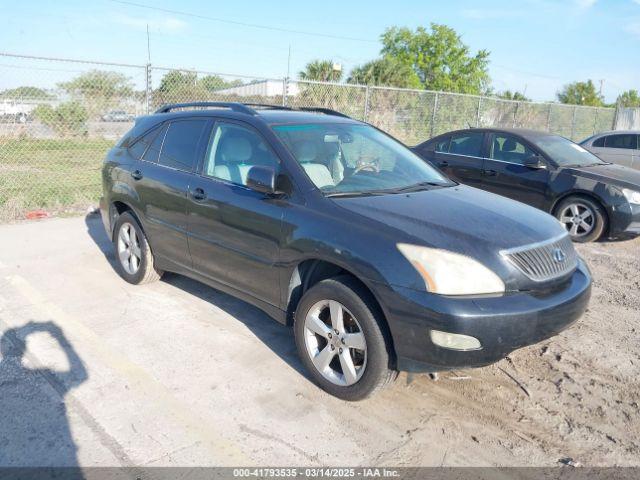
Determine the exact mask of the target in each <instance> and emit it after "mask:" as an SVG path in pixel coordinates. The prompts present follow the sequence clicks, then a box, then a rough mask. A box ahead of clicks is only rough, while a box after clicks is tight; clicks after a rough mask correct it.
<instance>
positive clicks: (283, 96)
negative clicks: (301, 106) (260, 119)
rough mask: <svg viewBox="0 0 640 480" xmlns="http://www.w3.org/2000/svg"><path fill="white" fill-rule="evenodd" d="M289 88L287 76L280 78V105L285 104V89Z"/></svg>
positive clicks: (284, 105)
mask: <svg viewBox="0 0 640 480" xmlns="http://www.w3.org/2000/svg"><path fill="white" fill-rule="evenodd" d="M288 89H289V78H288V77H284V78H283V79H282V106H283V107H286V106H287V90H288Z"/></svg>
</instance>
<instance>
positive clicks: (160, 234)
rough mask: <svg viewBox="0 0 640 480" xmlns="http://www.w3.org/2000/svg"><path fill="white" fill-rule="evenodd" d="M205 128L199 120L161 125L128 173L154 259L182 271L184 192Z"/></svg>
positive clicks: (185, 263)
mask: <svg viewBox="0 0 640 480" xmlns="http://www.w3.org/2000/svg"><path fill="white" fill-rule="evenodd" d="M206 124H207V120H206V119H201V118H186V119H179V120H174V121H171V122H167V123H165V124H164V125H163V126H162V128H161V130H160V131H159V133H158V135H157V136H156V137H155V138H154V140H153V142H152V143H151V145H150V146H149V148H148V149H147V150H146V151H145V153H144V155H143V157H142V161H141V162H140V163H139V165H138V167H137V168H135V169H134V170H132V172H131V175H132V177H133V178H134V185H135V189H136V192H137V194H138V197H139V201H140V204H141V206H142V209H143V214H144V218H145V220H146V223H145V228H146V230H147V232H146V233H147V237H148V238H149V243H150V245H151V248H152V250H153V253H154V255H157V256H159V257H162V258H164V259H166V260H168V261H171V262H173V263H175V264H177V265H179V266H181V267H186V268H191V257H190V255H189V248H188V245H187V233H186V230H187V191H188V189H189V182H190V179H191V172H193V171H194V169H195V167H196V165H197V164H198V159H199V156H201V154H202V151H201V149H200V148H201V145H200V143H201V140H202V137H203V135H204V131H205V126H206Z"/></svg>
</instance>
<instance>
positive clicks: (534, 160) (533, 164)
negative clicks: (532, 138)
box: [523, 155, 547, 170]
mask: <svg viewBox="0 0 640 480" xmlns="http://www.w3.org/2000/svg"><path fill="white" fill-rule="evenodd" d="M523 164H524V166H525V167H527V168H531V169H534V170H537V169H540V168H547V164H546V163H545V162H544V159H543V158H542V156H541V155H532V156H530V157H529V158H525V159H524V163H523Z"/></svg>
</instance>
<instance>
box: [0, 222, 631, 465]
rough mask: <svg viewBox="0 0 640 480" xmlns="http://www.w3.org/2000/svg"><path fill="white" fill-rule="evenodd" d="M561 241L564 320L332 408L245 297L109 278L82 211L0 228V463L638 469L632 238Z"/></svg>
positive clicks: (290, 346) (101, 240)
mask: <svg viewBox="0 0 640 480" xmlns="http://www.w3.org/2000/svg"><path fill="white" fill-rule="evenodd" d="M578 250H579V252H580V254H581V255H582V256H583V257H584V258H585V260H586V261H587V263H588V265H589V266H590V268H591V270H592V273H593V276H594V288H593V297H592V301H591V304H590V308H589V310H588V312H587V313H586V315H585V316H584V318H582V319H581V320H580V321H578V322H577V323H576V324H575V325H574V326H573V327H572V328H570V329H569V330H567V331H565V332H563V333H562V334H561V335H559V336H557V337H554V338H552V339H549V340H547V341H545V342H543V343H541V344H538V345H534V346H531V347H528V348H524V349H522V350H519V351H517V352H515V353H513V354H512V355H510V357H509V358H507V359H505V360H503V361H501V362H499V363H498V364H496V365H493V366H490V367H486V368H483V369H476V370H460V371H455V372H447V373H443V374H441V375H440V376H439V378H438V379H437V381H434V380H432V379H430V378H429V377H427V376H425V375H419V376H414V377H413V378H409V377H408V376H407V375H406V374H403V375H401V376H400V378H399V379H398V381H397V382H396V383H395V384H394V385H392V386H391V388H389V389H387V390H385V391H383V392H381V394H379V395H378V396H376V397H375V398H372V399H370V400H367V401H364V402H359V403H344V402H341V401H339V400H337V399H335V398H333V397H330V396H329V395H326V394H325V393H323V392H322V391H320V390H318V389H317V388H316V387H315V386H314V385H313V384H312V383H311V382H310V381H309V380H308V379H307V377H306V376H305V372H304V370H303V368H302V367H301V364H300V362H299V361H298V359H297V356H296V353H295V346H294V342H293V338H292V335H291V331H290V329H288V328H286V327H283V326H280V325H278V324H277V323H275V322H274V321H272V320H270V319H269V318H268V317H267V316H266V315H265V314H263V313H262V312H260V311H258V310H257V309H255V308H253V307H251V306H249V305H247V304H245V303H243V302H241V301H239V300H236V299H234V298H232V297H230V296H228V295H225V294H223V293H221V292H218V291H216V290H213V289H210V288H208V287H205V286H203V285H201V284H199V283H197V282H194V281H191V280H188V279H186V278H184V277H180V276H177V275H167V276H166V277H164V278H163V280H162V281H160V282H156V283H154V284H150V285H146V286H142V287H136V286H132V285H129V284H127V283H125V282H124V281H122V280H121V279H120V278H119V277H118V276H117V274H116V273H115V272H114V270H113V268H112V262H113V261H114V257H113V252H112V249H111V245H110V244H109V241H108V240H107V238H106V235H105V234H104V231H103V230H102V226H101V224H100V221H99V219H98V217H96V216H89V217H87V218H86V219H85V218H64V219H50V220H44V221H39V222H25V223H20V224H14V225H2V226H0V333H2V338H1V339H0V344H1V346H3V351H2V354H3V357H2V363H1V364H0V411H2V412H3V415H2V416H0V465H3V466H6V465H24V464H36V462H37V464H39V465H43V464H44V465H82V466H90V465H111V466H120V465H121V466H131V465H184V466H189V465H280V466H285V465H286V466H292V465H297V466H303V465H351V466H361V465H362V466H370V465H379V466H382V465H388V466H439V465H444V466H461V465H464V466H558V465H560V464H561V463H560V461H561V459H566V458H571V459H572V460H573V461H574V462H576V464H580V465H585V466H613V465H636V466H640V406H639V405H640V382H639V381H638V374H639V373H640V340H639V324H640V238H639V239H635V240H631V241H623V242H601V243H596V244H590V245H579V246H578ZM21 345H23V346H24V350H25V351H24V352H22V351H21V349H20V346H21ZM7 346H9V347H10V348H8V349H7ZM16 352H17V353H16ZM63 352H64V353H63ZM65 354H66V355H65ZM25 452H27V453H25Z"/></svg>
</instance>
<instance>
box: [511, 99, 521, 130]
mask: <svg viewBox="0 0 640 480" xmlns="http://www.w3.org/2000/svg"><path fill="white" fill-rule="evenodd" d="M518 108H520V102H518V103H516V108H515V109H514V110H513V128H515V127H516V125H517V123H518Z"/></svg>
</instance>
